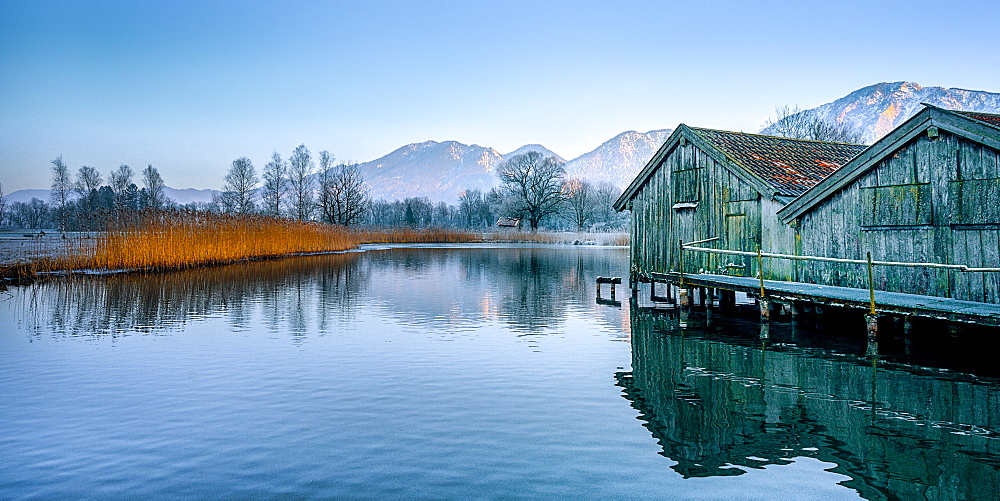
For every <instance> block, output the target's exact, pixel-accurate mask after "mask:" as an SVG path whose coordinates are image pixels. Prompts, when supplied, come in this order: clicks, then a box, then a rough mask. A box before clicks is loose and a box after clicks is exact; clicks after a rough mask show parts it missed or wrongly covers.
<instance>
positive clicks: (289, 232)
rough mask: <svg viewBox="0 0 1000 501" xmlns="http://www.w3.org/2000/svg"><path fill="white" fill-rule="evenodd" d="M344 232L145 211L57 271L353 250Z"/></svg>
mask: <svg viewBox="0 0 1000 501" xmlns="http://www.w3.org/2000/svg"><path fill="white" fill-rule="evenodd" d="M358 243H359V241H358V238H357V235H355V234H353V233H351V232H350V231H348V230H347V229H346V228H343V227H337V226H330V225H325V224H320V223H310V222H301V221H295V220H289V219H278V218H271V217H265V216H258V215H246V216H240V215H229V214H207V213H204V212H194V211H181V212H158V211H150V212H144V213H141V214H138V215H136V216H135V217H132V218H130V219H128V220H126V221H121V222H119V223H117V224H114V225H113V228H112V229H111V230H109V231H107V232H105V233H104V235H103V236H102V237H100V238H99V239H98V241H97V243H96V245H94V247H93V248H92V249H91V250H90V251H89V252H87V253H84V254H81V255H78V256H73V257H67V258H64V259H62V260H61V261H62V262H60V263H57V264H58V265H61V266H59V267H60V268H62V269H101V270H114V269H149V270H155V269H178V268H189V267H194V266H202V265H207V264H217V263H229V262H234V261H240V260H246V259H261V258H268V257H277V256H284V255H289V254H300V253H313V252H331V251H341V250H347V249H351V248H354V247H356V246H357V245H358Z"/></svg>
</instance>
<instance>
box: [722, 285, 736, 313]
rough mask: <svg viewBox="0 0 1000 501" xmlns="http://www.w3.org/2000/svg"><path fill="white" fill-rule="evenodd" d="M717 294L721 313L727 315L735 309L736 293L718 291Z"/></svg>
mask: <svg viewBox="0 0 1000 501" xmlns="http://www.w3.org/2000/svg"><path fill="white" fill-rule="evenodd" d="M719 293H720V298H719V309H721V310H722V311H723V313H728V312H731V311H733V310H734V309H736V293H735V292H733V291H727V290H723V291H719Z"/></svg>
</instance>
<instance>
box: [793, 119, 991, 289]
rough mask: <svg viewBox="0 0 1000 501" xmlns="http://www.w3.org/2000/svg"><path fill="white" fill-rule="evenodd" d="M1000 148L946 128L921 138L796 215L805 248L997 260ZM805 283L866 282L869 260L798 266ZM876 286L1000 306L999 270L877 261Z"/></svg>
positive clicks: (885, 256)
mask: <svg viewBox="0 0 1000 501" xmlns="http://www.w3.org/2000/svg"><path fill="white" fill-rule="evenodd" d="M996 207H1000V158H998V152H997V151H996V150H994V149H992V148H989V147H987V146H983V145H981V144H979V143H976V142H973V141H969V140H967V139H965V138H961V137H958V136H955V135H952V134H950V133H947V132H945V131H941V135H940V136H939V137H938V138H937V139H933V140H932V139H929V138H927V137H926V136H924V135H921V136H917V137H916V138H914V139H913V140H911V141H910V142H909V143H907V144H906V145H904V146H903V147H901V148H900V149H899V150H897V151H896V152H895V153H894V154H892V155H891V156H889V157H886V158H885V159H883V160H882V161H881V162H879V163H878V164H877V165H876V166H875V168H873V169H872V170H870V171H869V172H868V173H866V174H865V175H863V176H862V177H861V178H860V179H858V180H857V181H856V182H855V183H852V184H851V185H849V186H847V187H846V188H845V189H844V190H841V191H840V192H838V193H837V194H835V195H834V196H833V197H832V198H831V199H829V200H828V201H826V202H825V203H823V204H822V205H820V206H819V207H817V208H816V209H814V210H812V211H810V212H808V213H806V214H805V215H803V217H802V218H801V219H800V227H799V237H800V239H801V248H800V249H799V251H800V252H801V253H802V254H807V255H818V256H829V257H843V258H851V259H864V258H865V254H866V253H867V252H871V253H872V258H873V259H875V260H884V261H906V262H938V263H946V264H965V265H969V266H976V267H998V266H1000V256H998V254H1000V209H997V208H996ZM797 272H798V279H799V280H800V281H804V282H812V283H822V284H830V285H841V286H847V287H867V271H866V269H865V267H864V266H859V265H843V264H815V263H809V264H808V265H806V264H800V265H799V266H798V268H797ZM875 284H876V288H878V289H880V290H887V291H894V292H920V293H924V294H929V295H935V296H942V297H953V298H956V299H965V300H971V301H983V302H988V303H998V302H1000V273H961V272H950V271H943V270H931V269H914V268H895V267H876V270H875Z"/></svg>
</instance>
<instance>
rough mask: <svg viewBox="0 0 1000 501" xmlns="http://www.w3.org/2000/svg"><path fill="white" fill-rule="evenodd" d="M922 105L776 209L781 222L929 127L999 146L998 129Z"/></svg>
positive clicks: (793, 216) (836, 188)
mask: <svg viewBox="0 0 1000 501" xmlns="http://www.w3.org/2000/svg"><path fill="white" fill-rule="evenodd" d="M925 106H927V107H926V108H924V109H923V110H921V111H920V112H919V113H917V114H916V115H914V116H912V117H911V118H909V119H908V120H907V121H906V122H904V123H903V125H900V126H899V127H897V128H895V129H894V130H893V131H891V132H890V133H889V134H886V135H885V137H883V138H882V139H879V140H878V141H876V142H875V144H873V145H871V146H869V147H868V149H866V150H864V151H863V152H861V154H859V155H858V156H856V157H854V158H853V159H851V160H850V161H849V162H847V163H846V164H844V166H843V167H841V168H840V169H837V170H836V171H834V173H833V174H831V175H830V176H828V177H827V178H826V179H823V180H822V181H820V182H819V183H818V184H816V185H815V186H813V187H812V188H810V189H809V190H807V191H806V192H805V193H803V194H802V195H800V196H798V197H796V198H795V200H792V201H791V202H790V203H789V204H787V205H785V206H784V207H782V208H781V209H780V210H778V212H777V216H778V217H779V218H780V219H781V220H782V221H783V222H785V223H788V222H790V221H792V220H794V219H796V218H798V217H799V216H801V215H802V214H804V213H806V212H808V211H809V210H811V209H813V208H814V207H816V206H818V205H820V204H821V203H822V202H823V201H824V200H826V199H827V198H829V197H830V196H832V195H833V194H834V193H836V192H837V191H839V190H840V189H841V188H843V187H844V186H846V185H847V184H849V183H851V182H853V181H854V180H856V179H857V178H858V177H860V176H861V175H863V174H864V173H865V172H868V171H869V170H871V169H872V168H874V167H875V164H877V163H878V162H879V161H881V160H882V159H883V158H885V157H886V156H887V155H889V154H891V153H892V152H894V151H896V150H897V149H899V148H900V147H902V146H903V145H904V144H906V143H908V142H909V141H910V140H912V139H913V138H914V137H916V136H918V135H920V134H922V133H924V131H925V130H927V129H928V128H929V127H932V126H933V127H938V128H939V129H942V130H946V131H948V132H950V133H952V134H955V135H958V136H962V137H965V138H968V139H970V140H973V141H976V142H979V143H982V144H985V145H987V146H990V147H992V148H994V149H1000V129H998V128H996V127H993V126H991V125H988V124H984V123H982V122H980V121H979V120H975V119H973V118H969V117H965V116H962V115H959V114H956V113H952V112H950V111H948V110H945V109H943V108H938V107H936V106H931V105H925Z"/></svg>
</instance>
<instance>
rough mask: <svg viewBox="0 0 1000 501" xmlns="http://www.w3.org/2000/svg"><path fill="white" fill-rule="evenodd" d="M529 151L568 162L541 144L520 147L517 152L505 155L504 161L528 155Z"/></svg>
mask: <svg viewBox="0 0 1000 501" xmlns="http://www.w3.org/2000/svg"><path fill="white" fill-rule="evenodd" d="M529 151H537V152H538V153H541V154H542V156H543V157H556V159H557V160H559V161H560V162H565V161H566V159H565V158H563V157H561V156H559V155H557V154H556V153H555V152H553V151H552V150H550V149H548V148H546V147H544V146H542V145H540V144H526V145H524V146H522V147H520V148H518V149H516V150H514V151H512V152H510V153H505V154H503V159H504V160H507V159H509V158H511V157H514V156H517V155H521V154H524V153H528V152H529Z"/></svg>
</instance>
